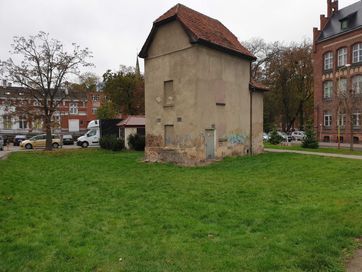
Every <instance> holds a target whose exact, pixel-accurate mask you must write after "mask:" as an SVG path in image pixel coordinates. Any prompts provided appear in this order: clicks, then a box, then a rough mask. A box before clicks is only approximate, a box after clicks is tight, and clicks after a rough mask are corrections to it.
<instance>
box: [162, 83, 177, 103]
mask: <svg viewBox="0 0 362 272" xmlns="http://www.w3.org/2000/svg"><path fill="white" fill-rule="evenodd" d="M163 93H164V106H173V105H174V104H175V92H174V90H173V80H169V81H165V82H164V83H163Z"/></svg>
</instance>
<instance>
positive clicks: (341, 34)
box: [316, 25, 362, 43]
mask: <svg viewBox="0 0 362 272" xmlns="http://www.w3.org/2000/svg"><path fill="white" fill-rule="evenodd" d="M361 28H362V25H360V26H357V27H355V28H352V29H350V30H347V31H344V32H340V33H338V34H335V35H332V36H329V37H327V38H324V39H319V38H318V40H317V41H316V43H322V42H325V41H328V40H331V39H334V38H337V37H339V36H343V35H345V34H348V33H351V32H353V31H356V30H359V29H361ZM321 35H322V33H321V34H320V35H319V37H320V36H321Z"/></svg>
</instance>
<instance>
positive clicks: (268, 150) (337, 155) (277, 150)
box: [264, 148, 362, 160]
mask: <svg viewBox="0 0 362 272" xmlns="http://www.w3.org/2000/svg"><path fill="white" fill-rule="evenodd" d="M264 151H267V152H274V153H297V154H304V155H314V156H323V157H334V158H345V159H353V160H362V156H358V155H345V154H335V153H323V152H310V151H299V150H287V149H273V148H264Z"/></svg>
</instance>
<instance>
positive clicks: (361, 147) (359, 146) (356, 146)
mask: <svg viewBox="0 0 362 272" xmlns="http://www.w3.org/2000/svg"><path fill="white" fill-rule="evenodd" d="M319 146H320V147H334V148H337V147H338V144H337V143H325V142H319ZM341 148H343V149H349V144H348V143H345V144H344V143H341ZM353 149H354V150H362V144H353Z"/></svg>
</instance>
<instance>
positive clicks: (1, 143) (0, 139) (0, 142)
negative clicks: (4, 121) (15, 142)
mask: <svg viewBox="0 0 362 272" xmlns="http://www.w3.org/2000/svg"><path fill="white" fill-rule="evenodd" d="M3 150H4V138H3V136H1V135H0V151H3Z"/></svg>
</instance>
